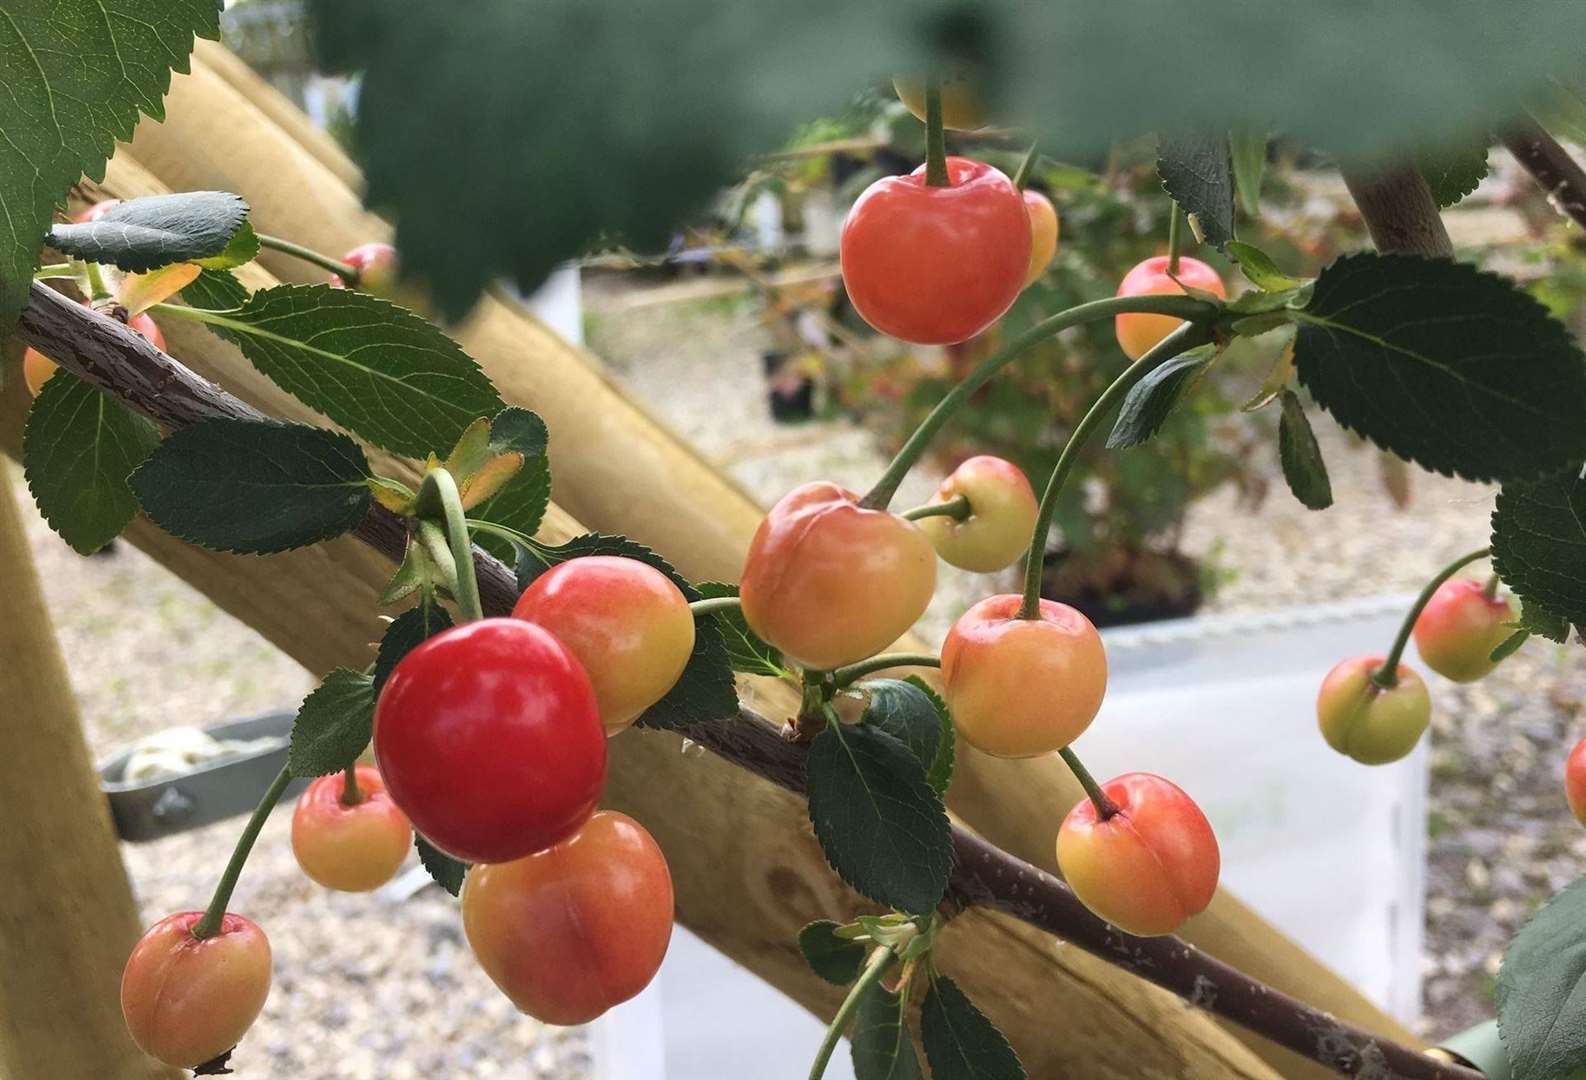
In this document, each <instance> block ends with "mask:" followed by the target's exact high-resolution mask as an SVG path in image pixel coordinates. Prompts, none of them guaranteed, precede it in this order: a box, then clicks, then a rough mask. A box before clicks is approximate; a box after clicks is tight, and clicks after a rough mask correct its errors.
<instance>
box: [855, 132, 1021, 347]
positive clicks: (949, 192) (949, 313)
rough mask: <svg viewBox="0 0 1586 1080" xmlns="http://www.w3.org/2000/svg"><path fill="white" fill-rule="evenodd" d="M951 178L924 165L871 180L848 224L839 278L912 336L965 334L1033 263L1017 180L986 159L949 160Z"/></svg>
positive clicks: (881, 317) (876, 322) (866, 305)
mask: <svg viewBox="0 0 1586 1080" xmlns="http://www.w3.org/2000/svg"><path fill="white" fill-rule="evenodd" d="M947 173H948V177H949V179H950V180H951V185H950V186H948V187H932V186H930V185H929V184H927V183H926V182H925V166H923V165H922V166H920V167H919V168H918V169H916V170H914V172H912V173H910V174H909V175H908V176H888V177H883V178H882V179H880V180H877V181H876V182H875V183H874V184H871V185H870V187H868V188H866V189H865V192H864V194H862V195H860V196H859V199H858V201H857V202H855V203H854V205H853V209H851V210H849V211H848V219H847V220H846V221H845V222H844V223H843V232H842V241H841V258H842V270H843V284H844V285H845V286H847V289H848V298H849V300H851V301H852V302H853V305H854V309H855V310H856V311H858V312H859V314H860V315H862V316H863V317H864V319H865V321H866V322H868V323H869V324H870V325H871V326H873V327H875V328H876V329H877V330H879V331H881V332H882V333H883V334H890V335H892V336H893V337H895V338H898V339H900V340H902V341H908V342H913V343H914V344H916V345H951V344H953V343H955V342H959V341H966V340H968V339H969V338H972V337H974V336H975V335H976V334H978V333H980V332H981V331H982V330H984V329H986V327H988V326H990V325H991V324H992V323H994V322H996V321H997V319H999V318H1001V317H1002V314H1003V312H1005V311H1007V310H1008V308H1009V307H1011V306H1012V305H1013V301H1014V300H1016V299H1017V298H1018V295H1019V291H1020V290H1021V289H1023V288H1024V280H1025V276H1026V275H1027V274H1028V272H1029V269H1030V242H1031V241H1030V218H1029V215H1028V214H1027V213H1026V212H1025V209H1024V200H1023V199H1022V198H1021V197H1020V195H1019V191H1018V189H1017V188H1015V187H1014V186H1013V182H1012V181H1011V180H1009V179H1008V178H1007V177H1006V176H1004V175H1003V174H1002V173H1001V172H999V171H997V170H996V169H994V168H992V167H991V166H990V165H986V164H984V163H983V162H979V161H971V160H970V159H968V158H959V157H950V158H948V159H947Z"/></svg>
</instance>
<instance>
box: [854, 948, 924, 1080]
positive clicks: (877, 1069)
mask: <svg viewBox="0 0 1586 1080" xmlns="http://www.w3.org/2000/svg"><path fill="white" fill-rule="evenodd" d="M860 952H861V956H862V955H863V950H860ZM907 1008H908V999H907V998H905V997H904V996H903V995H902V994H895V993H893V992H892V991H891V990H888V989H887V988H886V987H885V986H882V985H881V984H880V983H873V984H872V985H871V986H870V988H869V989H868V990H866V991H865V994H864V996H863V997H861V998H860V999H859V1008H858V1009H857V1010H855V1012H854V1027H853V1032H852V1034H851V1035H850V1036H849V1046H850V1050H851V1052H852V1054H853V1062H854V1078H855V1080H923V1077H924V1075H925V1074H924V1073H923V1072H922V1071H921V1070H920V1056H919V1054H917V1053H916V1052H915V1050H914V1039H913V1037H912V1036H911V1035H910V1034H909V1025H908V1023H907V1022H906V1021H905V1019H904V1013H905V1010H906V1009H907Z"/></svg>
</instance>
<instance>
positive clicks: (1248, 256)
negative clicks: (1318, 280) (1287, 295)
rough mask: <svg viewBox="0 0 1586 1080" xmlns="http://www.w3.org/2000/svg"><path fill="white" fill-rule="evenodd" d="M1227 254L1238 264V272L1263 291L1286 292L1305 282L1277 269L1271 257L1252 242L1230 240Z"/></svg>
mask: <svg viewBox="0 0 1586 1080" xmlns="http://www.w3.org/2000/svg"><path fill="white" fill-rule="evenodd" d="M1228 254H1229V256H1230V257H1231V258H1232V259H1233V260H1234V261H1235V262H1237V263H1238V264H1239V270H1240V272H1241V273H1243V274H1244V275H1245V277H1247V278H1249V279H1250V284H1252V285H1254V286H1255V287H1256V288H1258V289H1261V290H1263V291H1265V292H1287V291H1288V290H1289V289H1297V288H1299V287H1300V286H1301V285H1303V284H1305V283H1304V282H1303V281H1301V280H1300V279H1299V278H1293V277H1289V275H1287V274H1285V273H1284V272H1283V271H1282V270H1279V269H1278V264H1277V263H1275V262H1273V261H1272V257H1271V256H1270V255H1268V254H1267V253H1266V252H1264V251H1262V250H1261V249H1260V248H1258V247H1256V246H1255V245H1254V244H1246V243H1244V242H1242V241H1239V240H1230V241H1228Z"/></svg>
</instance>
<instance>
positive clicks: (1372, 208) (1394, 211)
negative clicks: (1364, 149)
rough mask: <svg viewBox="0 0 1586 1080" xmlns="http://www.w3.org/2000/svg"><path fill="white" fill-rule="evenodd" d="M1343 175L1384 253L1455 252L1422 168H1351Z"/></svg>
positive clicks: (1446, 255)
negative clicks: (1422, 173)
mask: <svg viewBox="0 0 1586 1080" xmlns="http://www.w3.org/2000/svg"><path fill="white" fill-rule="evenodd" d="M1343 173H1344V183H1345V184H1346V185H1347V186H1348V187H1349V194H1350V195H1351V196H1352V197H1353V198H1354V200H1355V205H1356V206H1358V207H1360V216H1361V217H1362V218H1364V219H1365V222H1366V231H1367V232H1369V233H1370V234H1371V242H1372V243H1374V244H1376V245H1377V250H1378V251H1380V252H1382V253H1383V254H1384V255H1387V254H1391V253H1394V252H1402V253H1403V254H1406V255H1424V256H1426V257H1427V258H1443V259H1447V258H1451V257H1452V256H1453V254H1454V244H1453V241H1451V240H1450V239H1449V238H1448V230H1447V229H1446V228H1444V226H1443V216H1442V215H1441V214H1440V213H1438V209H1437V200H1436V199H1435V198H1433V197H1432V189H1431V188H1430V187H1428V186H1427V183H1426V178H1425V177H1424V176H1422V175H1421V170H1420V169H1418V168H1416V167H1415V166H1414V165H1413V164H1399V165H1390V166H1381V167H1372V168H1364V167H1360V166H1346V167H1345V168H1344V170H1343Z"/></svg>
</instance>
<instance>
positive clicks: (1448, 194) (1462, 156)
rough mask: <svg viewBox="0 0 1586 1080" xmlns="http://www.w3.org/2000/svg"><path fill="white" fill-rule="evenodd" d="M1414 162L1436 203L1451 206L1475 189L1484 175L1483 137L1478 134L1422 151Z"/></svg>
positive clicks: (1485, 138) (1485, 151)
mask: <svg viewBox="0 0 1586 1080" xmlns="http://www.w3.org/2000/svg"><path fill="white" fill-rule="evenodd" d="M1417 164H1418V165H1419V167H1420V170H1421V175H1422V176H1424V177H1426V184H1427V186H1428V187H1430V188H1431V189H1432V198H1434V199H1436V200H1437V205H1438V206H1440V207H1449V206H1453V205H1454V204H1455V203H1457V202H1459V200H1461V199H1463V198H1464V197H1465V196H1466V195H1469V194H1470V193H1471V192H1472V191H1475V190H1476V187H1477V186H1478V185H1479V184H1480V183H1481V182H1482V180H1483V179H1485V178H1486V176H1487V137H1486V136H1485V135H1478V136H1475V137H1472V138H1467V139H1465V140H1463V141H1462V142H1459V143H1455V144H1450V145H1448V146H1444V147H1441V148H1439V149H1437V150H1431V151H1427V152H1424V153H1422V154H1420V155H1419V157H1418V159H1417Z"/></svg>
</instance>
